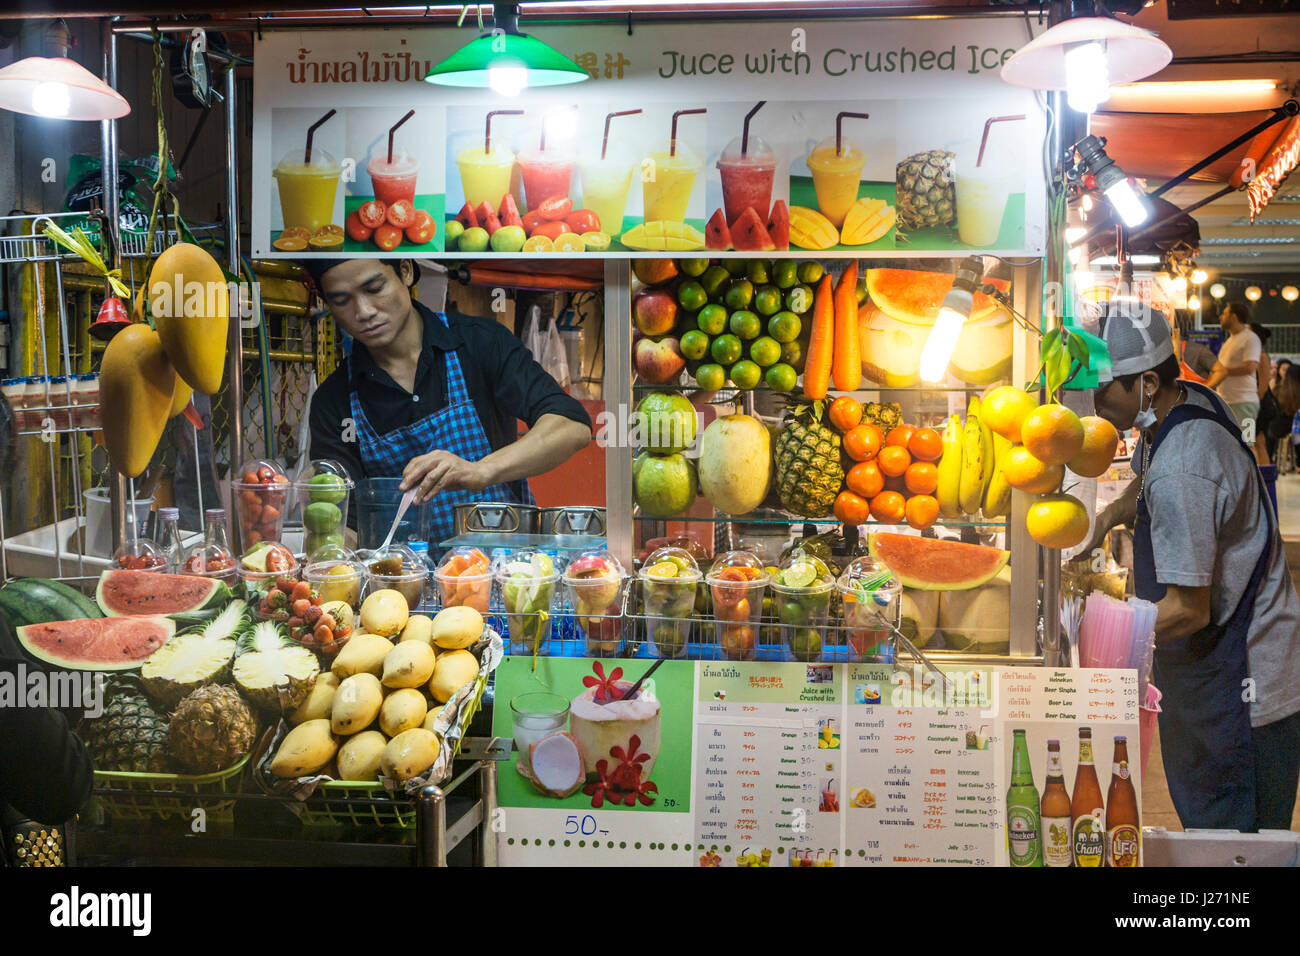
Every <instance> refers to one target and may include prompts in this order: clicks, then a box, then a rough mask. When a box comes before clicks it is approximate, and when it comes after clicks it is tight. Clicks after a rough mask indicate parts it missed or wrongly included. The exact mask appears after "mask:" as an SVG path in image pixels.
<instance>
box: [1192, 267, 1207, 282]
mask: <svg viewBox="0 0 1300 956" xmlns="http://www.w3.org/2000/svg"><path fill="white" fill-rule="evenodd" d="M1209 277H1210V274H1209V273H1208V272H1206V271H1205V270H1204V269H1193V270H1192V282H1193V283H1194V284H1196V285H1203V284H1204V283H1205V280H1206V279H1208V278H1209Z"/></svg>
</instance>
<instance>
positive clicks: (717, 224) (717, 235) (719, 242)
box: [704, 209, 731, 251]
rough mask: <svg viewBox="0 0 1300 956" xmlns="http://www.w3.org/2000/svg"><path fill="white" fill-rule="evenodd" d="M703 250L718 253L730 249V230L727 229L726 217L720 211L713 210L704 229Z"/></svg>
mask: <svg viewBox="0 0 1300 956" xmlns="http://www.w3.org/2000/svg"><path fill="white" fill-rule="evenodd" d="M704 248H706V249H717V250H718V251H724V250H727V249H730V248H731V230H730V229H728V228H727V216H726V214H725V213H724V212H723V211H722V210H721V209H717V210H714V213H713V216H712V217H711V218H710V219H709V221H708V224H707V225H705V227H704Z"/></svg>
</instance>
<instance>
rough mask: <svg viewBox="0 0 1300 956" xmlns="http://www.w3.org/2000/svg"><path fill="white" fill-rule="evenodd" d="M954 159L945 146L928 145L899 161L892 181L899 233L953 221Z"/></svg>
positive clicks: (955, 175) (954, 220) (955, 173)
mask: <svg viewBox="0 0 1300 956" xmlns="http://www.w3.org/2000/svg"><path fill="white" fill-rule="evenodd" d="M955 159H956V156H955V154H953V153H950V152H948V150H946V149H927V150H926V151H925V152H923V153H913V154H912V155H911V156H909V157H907V159H905V160H903V161H902V162H901V163H899V164H898V167H897V169H896V175H895V180H896V182H895V185H896V187H897V204H898V205H897V209H898V227H897V231H898V233H899V234H900V235H903V234H906V233H908V232H913V231H915V230H917V229H926V228H931V227H934V226H952V225H955V224H956V222H957V194H956V189H955V188H954V183H955V181H956V178H957V169H956V166H955V165H954V160H955Z"/></svg>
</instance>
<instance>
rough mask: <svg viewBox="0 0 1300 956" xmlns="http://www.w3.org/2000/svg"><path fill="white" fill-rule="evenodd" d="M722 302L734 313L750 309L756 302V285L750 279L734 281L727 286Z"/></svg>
mask: <svg viewBox="0 0 1300 956" xmlns="http://www.w3.org/2000/svg"><path fill="white" fill-rule="evenodd" d="M722 301H723V302H725V303H726V304H727V308H728V309H731V310H733V311H734V310H736V309H748V308H749V305H750V303H751V302H753V301H754V283H752V282H750V281H749V280H748V279H732V280H731V284H730V285H728V286H727V291H726V293H725V294H724V295H723V297H722Z"/></svg>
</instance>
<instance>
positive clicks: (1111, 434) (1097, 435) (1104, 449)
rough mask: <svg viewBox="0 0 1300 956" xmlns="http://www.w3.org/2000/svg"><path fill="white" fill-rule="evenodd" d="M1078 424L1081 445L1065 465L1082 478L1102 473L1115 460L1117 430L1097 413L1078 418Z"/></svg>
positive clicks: (1117, 438)
mask: <svg viewBox="0 0 1300 956" xmlns="http://www.w3.org/2000/svg"><path fill="white" fill-rule="evenodd" d="M1079 424H1081V425H1082V426H1083V447H1082V448H1080V449H1079V453H1078V454H1077V455H1075V456H1074V457H1073V458H1071V459H1070V460H1069V461H1068V462H1066V465H1067V466H1068V467H1069V469H1070V470H1071V471H1072V472H1074V473H1075V474H1076V475H1082V476H1083V477H1084V478H1096V477H1098V476H1100V475H1104V474H1105V473H1106V469H1107V468H1109V467H1110V466H1111V462H1113V461H1114V460H1115V449H1116V448H1118V447H1119V432H1117V431H1116V430H1115V426H1114V425H1112V424H1111V423H1110V422H1108V421H1106V419H1104V418H1101V417H1100V416H1097V415H1087V416H1085V417H1083V418H1080V419H1079Z"/></svg>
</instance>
